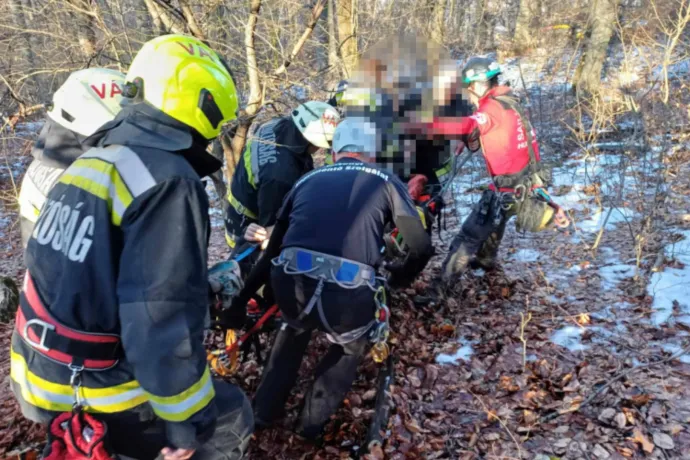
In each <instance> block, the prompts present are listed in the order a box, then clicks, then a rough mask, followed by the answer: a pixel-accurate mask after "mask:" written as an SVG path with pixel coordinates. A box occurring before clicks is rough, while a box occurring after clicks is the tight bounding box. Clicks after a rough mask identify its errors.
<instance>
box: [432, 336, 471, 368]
mask: <svg viewBox="0 0 690 460" xmlns="http://www.w3.org/2000/svg"><path fill="white" fill-rule="evenodd" d="M458 343H459V344H460V345H461V347H460V348H458V349H457V351H456V352H455V353H454V354H452V355H448V354H445V353H441V354H440V355H438V356H437V357H436V362H437V363H438V364H455V365H457V364H458V360H459V359H461V360H463V361H469V360H470V357H471V356H472V354H473V353H474V350H473V349H472V342H468V341H466V340H464V339H463V338H462V337H461V338H460V339H459V340H458Z"/></svg>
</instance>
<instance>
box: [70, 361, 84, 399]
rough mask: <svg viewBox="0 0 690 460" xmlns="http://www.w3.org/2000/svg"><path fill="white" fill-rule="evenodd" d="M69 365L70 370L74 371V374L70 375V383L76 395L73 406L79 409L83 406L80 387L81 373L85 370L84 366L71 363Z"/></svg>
mask: <svg viewBox="0 0 690 460" xmlns="http://www.w3.org/2000/svg"><path fill="white" fill-rule="evenodd" d="M68 367H69V370H71V371H72V374H71V375H70V377H69V385H70V386H71V387H72V392H73V395H74V405H73V406H72V408H73V409H78V408H80V407H81V403H82V399H81V396H80V395H79V389H80V388H81V373H82V371H83V370H84V366H83V365H82V366H76V365H74V364H70V365H69V366H68Z"/></svg>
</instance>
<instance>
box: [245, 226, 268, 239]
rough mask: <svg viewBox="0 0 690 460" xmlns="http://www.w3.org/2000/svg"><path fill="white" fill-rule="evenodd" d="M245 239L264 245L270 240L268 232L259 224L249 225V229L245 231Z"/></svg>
mask: <svg viewBox="0 0 690 460" xmlns="http://www.w3.org/2000/svg"><path fill="white" fill-rule="evenodd" d="M244 239H245V240H247V241H254V242H256V243H262V242H264V241H266V240H268V230H267V229H265V228H264V227H262V226H261V225H259V224H249V227H247V229H246V230H245V231H244Z"/></svg>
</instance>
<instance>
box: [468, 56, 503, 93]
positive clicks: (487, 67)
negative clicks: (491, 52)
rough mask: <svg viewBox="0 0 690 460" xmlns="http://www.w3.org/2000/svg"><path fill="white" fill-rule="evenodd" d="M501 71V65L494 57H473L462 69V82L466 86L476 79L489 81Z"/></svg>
mask: <svg viewBox="0 0 690 460" xmlns="http://www.w3.org/2000/svg"><path fill="white" fill-rule="evenodd" d="M500 73H501V67H500V66H499V65H498V62H496V61H494V60H493V59H489V58H483V57H473V58H472V59H470V60H469V61H468V62H467V65H465V67H464V68H463V69H462V83H463V85H464V86H465V87H467V86H469V85H470V83H472V82H475V81H489V80H491V79H492V78H494V77H495V76H496V75H499V74H500Z"/></svg>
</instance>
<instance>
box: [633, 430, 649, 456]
mask: <svg viewBox="0 0 690 460" xmlns="http://www.w3.org/2000/svg"><path fill="white" fill-rule="evenodd" d="M632 439H633V441H635V442H637V443H639V444H640V446H641V447H642V450H644V451H645V452H647V453H648V454H651V453H652V452H653V451H654V444H653V443H652V442H651V441H650V440H649V439H648V438H647V436H645V435H644V434H642V432H641V431H640V429H639V428H635V431H633V438H632Z"/></svg>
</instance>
